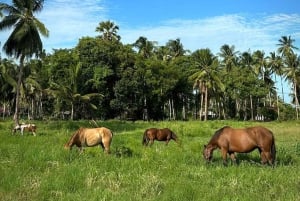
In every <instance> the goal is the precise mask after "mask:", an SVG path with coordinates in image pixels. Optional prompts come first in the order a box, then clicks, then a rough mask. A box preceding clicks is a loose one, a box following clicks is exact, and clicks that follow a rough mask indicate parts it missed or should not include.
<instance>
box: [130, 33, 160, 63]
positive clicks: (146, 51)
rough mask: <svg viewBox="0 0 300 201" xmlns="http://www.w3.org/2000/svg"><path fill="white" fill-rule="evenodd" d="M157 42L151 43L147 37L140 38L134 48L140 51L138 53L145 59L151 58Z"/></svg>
mask: <svg viewBox="0 0 300 201" xmlns="http://www.w3.org/2000/svg"><path fill="white" fill-rule="evenodd" d="M156 44H157V42H155V41H149V40H148V39H147V38H146V37H143V36H140V37H139V38H138V39H137V40H136V41H135V43H134V44H133V46H134V47H136V48H137V49H138V53H139V54H140V55H142V57H143V58H150V57H151V55H152V53H153V51H154V49H155V45H156Z"/></svg>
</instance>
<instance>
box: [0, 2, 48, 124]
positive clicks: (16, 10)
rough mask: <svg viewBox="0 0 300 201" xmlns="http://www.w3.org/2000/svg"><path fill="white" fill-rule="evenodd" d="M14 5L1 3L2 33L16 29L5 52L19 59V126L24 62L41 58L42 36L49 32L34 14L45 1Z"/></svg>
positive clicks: (17, 109) (5, 47)
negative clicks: (32, 58)
mask: <svg viewBox="0 0 300 201" xmlns="http://www.w3.org/2000/svg"><path fill="white" fill-rule="evenodd" d="M12 3H13V5H8V4H6V3H0V13H2V14H3V17H2V20H1V21H0V31H3V30H5V29H9V28H14V29H13V31H12V32H11V34H10V35H9V37H8V39H7V41H6V42H5V43H4V45H3V50H4V52H5V53H6V54H7V55H8V56H13V57H15V58H16V59H19V61H20V63H19V72H18V82H17V89H16V103H15V114H14V121H15V123H16V124H19V101H20V88H21V83H22V77H23V68H24V61H25V59H26V58H30V57H32V56H33V55H35V56H36V57H39V56H40V54H41V52H42V50H43V43H42V40H41V38H40V34H41V35H43V36H45V37H48V35H49V31H48V30H47V28H46V27H45V25H44V24H43V23H42V22H40V21H39V20H38V19H37V18H36V17H35V16H34V15H33V14H34V13H37V12H39V11H41V10H42V8H43V4H44V0H13V1H12Z"/></svg>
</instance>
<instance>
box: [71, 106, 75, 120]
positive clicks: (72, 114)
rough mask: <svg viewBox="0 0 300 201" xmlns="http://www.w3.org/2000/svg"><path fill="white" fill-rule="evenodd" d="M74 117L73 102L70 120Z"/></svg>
mask: <svg viewBox="0 0 300 201" xmlns="http://www.w3.org/2000/svg"><path fill="white" fill-rule="evenodd" d="M73 119H74V104H73V102H72V103H71V120H73Z"/></svg>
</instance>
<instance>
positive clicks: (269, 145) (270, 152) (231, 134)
mask: <svg viewBox="0 0 300 201" xmlns="http://www.w3.org/2000/svg"><path fill="white" fill-rule="evenodd" d="M216 148H219V149H221V154H222V158H223V163H224V164H225V165H226V164H227V154H229V155H230V158H231V159H232V161H234V162H235V160H236V159H235V154H234V153H235V152H238V153H248V152H251V151H253V150H254V149H258V150H259V153H260V157H261V162H262V164H265V163H266V162H269V164H270V165H274V162H275V158H276V148H275V139H274V136H273V133H272V132H271V131H270V130H268V129H267V128H264V127H262V126H256V127H249V128H243V129H234V128H231V127H229V126H225V127H223V128H221V129H219V130H217V131H216V132H215V134H214V135H213V137H212V138H211V140H210V141H209V143H208V144H207V145H204V150H203V156H204V158H205V159H206V160H207V161H210V160H211V159H212V155H213V151H214V150H215V149H216Z"/></svg>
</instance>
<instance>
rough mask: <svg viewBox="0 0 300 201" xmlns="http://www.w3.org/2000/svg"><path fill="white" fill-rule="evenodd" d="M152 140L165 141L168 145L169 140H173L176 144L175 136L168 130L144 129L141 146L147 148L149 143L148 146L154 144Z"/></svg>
mask: <svg viewBox="0 0 300 201" xmlns="http://www.w3.org/2000/svg"><path fill="white" fill-rule="evenodd" d="M154 140H157V141H165V142H166V145H168V143H169V141H170V140H174V141H175V142H177V143H178V138H177V136H176V134H175V133H174V132H173V131H171V130H170V129H168V128H163V129H158V128H149V129H146V130H145V132H144V136H143V141H142V144H143V145H145V146H147V145H148V143H149V142H150V146H151V145H152V144H153V143H154Z"/></svg>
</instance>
